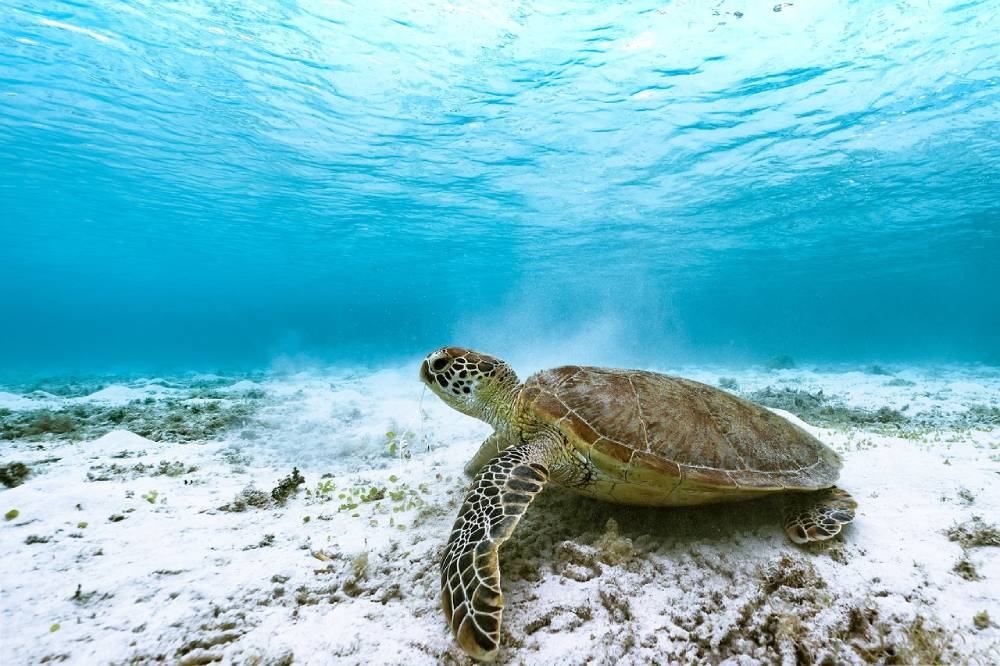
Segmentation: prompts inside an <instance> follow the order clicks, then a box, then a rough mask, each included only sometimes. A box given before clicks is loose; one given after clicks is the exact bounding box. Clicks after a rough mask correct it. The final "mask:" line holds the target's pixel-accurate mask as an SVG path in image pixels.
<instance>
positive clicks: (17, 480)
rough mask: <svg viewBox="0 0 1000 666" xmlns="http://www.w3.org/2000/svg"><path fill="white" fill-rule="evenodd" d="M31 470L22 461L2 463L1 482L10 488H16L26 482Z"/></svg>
mask: <svg viewBox="0 0 1000 666" xmlns="http://www.w3.org/2000/svg"><path fill="white" fill-rule="evenodd" d="M30 474H31V470H30V469H29V468H28V466H27V465H25V464H24V463H22V462H12V463H7V464H6V465H0V483H3V485H5V486H7V487H8V488H14V487H16V486H19V485H21V484H22V483H24V480H25V479H27V478H28V476H29V475H30Z"/></svg>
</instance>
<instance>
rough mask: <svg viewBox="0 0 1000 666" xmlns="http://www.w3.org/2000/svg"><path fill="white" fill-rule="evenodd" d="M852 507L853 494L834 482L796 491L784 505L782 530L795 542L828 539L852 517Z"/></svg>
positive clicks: (837, 532)
mask: <svg viewBox="0 0 1000 666" xmlns="http://www.w3.org/2000/svg"><path fill="white" fill-rule="evenodd" d="M856 508H858V503H857V502H855V501H854V498H853V497H851V495H850V494H849V493H848V492H847V491H846V490H844V489H842V488H838V487H836V486H833V487H832V488H827V489H825V490H820V491H817V492H814V493H808V494H802V495H797V496H795V497H794V499H790V501H789V502H788V504H787V505H786V507H785V520H784V524H785V534H787V535H788V538H789V539H791V540H792V541H794V542H795V543H799V544H802V543H809V542H810V541H826V540H827V539H832V538H833V537H835V536H837V535H838V534H840V530H841V529H842V528H843V526H844V525H846V524H847V523H849V522H851V521H852V520H854V510H855V509H856Z"/></svg>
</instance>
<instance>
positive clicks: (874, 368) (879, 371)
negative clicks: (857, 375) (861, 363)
mask: <svg viewBox="0 0 1000 666" xmlns="http://www.w3.org/2000/svg"><path fill="white" fill-rule="evenodd" d="M865 372H867V373H868V374H869V375H885V376H888V377H891V376H892V371H890V370H886V369H885V368H883V367H882V366H881V365H879V364H877V363H876V364H874V365H869V366H868V367H867V368H865Z"/></svg>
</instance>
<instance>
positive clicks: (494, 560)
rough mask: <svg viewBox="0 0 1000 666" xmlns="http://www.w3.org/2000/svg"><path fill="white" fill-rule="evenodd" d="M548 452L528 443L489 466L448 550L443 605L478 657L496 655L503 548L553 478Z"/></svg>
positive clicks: (475, 485) (461, 639) (468, 499)
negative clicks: (500, 551)
mask: <svg viewBox="0 0 1000 666" xmlns="http://www.w3.org/2000/svg"><path fill="white" fill-rule="evenodd" d="M542 454H543V448H542V447H539V446H534V445H532V444H523V445H521V446H517V447H514V448H511V449H507V450H506V451H504V452H503V453H501V454H500V455H499V456H497V457H496V458H494V459H493V460H492V461H490V462H489V463H488V464H487V465H486V466H485V467H483V468H482V469H481V470H480V471H479V474H477V475H476V478H475V480H474V481H473V482H472V487H471V488H470V489H469V492H468V494H467V495H466V496H465V502H464V503H463V504H462V508H461V510H460V511H459V512H458V518H457V519H456V520H455V526H454V527H453V528H452V531H451V538H449V539H448V545H447V546H446V547H445V550H444V559H443V560H442V562H441V606H442V608H443V609H444V614H445V617H446V618H447V619H448V625H449V626H450V627H451V630H452V632H453V633H454V634H455V638H456V640H457V641H458V643H459V645H461V646H462V649H463V650H465V652H466V653H467V654H469V655H470V656H472V657H474V658H476V659H482V660H491V659H493V658H494V657H496V652H497V646H498V645H499V643H500V615H501V613H502V612H503V593H502V592H501V591H500V566H499V560H498V557H497V550H498V549H499V548H500V544H502V543H503V542H504V541H506V540H507V539H508V538H510V535H511V534H512V533H513V532H514V528H515V527H516V526H517V523H518V521H520V520H521V516H522V515H524V512H525V510H526V509H527V508H528V504H530V503H531V500H533V499H534V498H535V495H537V494H538V493H539V492H541V490H542V487H543V486H544V485H545V482H546V481H548V478H549V471H548V467H547V466H546V465H545V463H544V462H543V455H542Z"/></svg>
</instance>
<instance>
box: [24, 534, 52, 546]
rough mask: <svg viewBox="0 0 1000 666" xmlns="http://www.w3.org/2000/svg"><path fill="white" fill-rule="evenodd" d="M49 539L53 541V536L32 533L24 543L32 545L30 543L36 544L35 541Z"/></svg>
mask: <svg viewBox="0 0 1000 666" xmlns="http://www.w3.org/2000/svg"><path fill="white" fill-rule="evenodd" d="M49 541H51V537H47V536H38V535H37V534H31V535H29V536H28V538H27V539H25V540H24V543H26V544H28V545H29V546H30V545H32V544H35V543H48V542H49Z"/></svg>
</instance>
